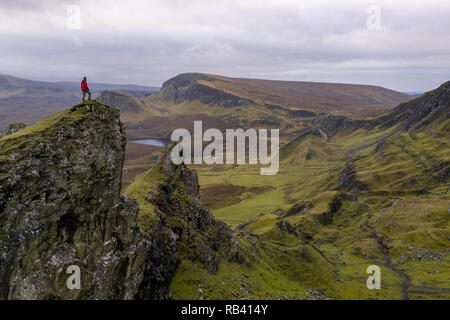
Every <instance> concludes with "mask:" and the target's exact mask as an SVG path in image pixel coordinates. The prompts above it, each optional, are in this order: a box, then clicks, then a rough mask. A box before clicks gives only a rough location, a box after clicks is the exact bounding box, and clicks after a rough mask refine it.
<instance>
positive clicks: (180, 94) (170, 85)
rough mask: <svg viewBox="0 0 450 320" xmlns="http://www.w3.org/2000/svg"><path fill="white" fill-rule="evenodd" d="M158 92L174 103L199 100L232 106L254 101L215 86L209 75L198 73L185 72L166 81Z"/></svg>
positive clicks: (226, 106) (227, 106)
mask: <svg viewBox="0 0 450 320" xmlns="http://www.w3.org/2000/svg"><path fill="white" fill-rule="evenodd" d="M160 94H161V96H163V97H164V98H165V99H169V100H172V101H173V103H175V104H179V103H181V102H186V101H187V102H192V101H195V100H199V101H200V102H201V103H203V104H213V105H220V106H223V107H225V108H232V107H237V106H241V105H244V104H249V103H254V102H253V101H252V100H250V99H248V98H244V97H242V96H239V95H237V94H233V93H231V92H229V91H227V90H223V89H220V88H216V87H215V86H214V84H213V83H212V82H211V76H208V75H206V74H200V73H185V74H181V75H178V76H177V77H175V78H172V79H170V80H168V81H166V82H165V83H164V84H163V88H162V90H161V93H160Z"/></svg>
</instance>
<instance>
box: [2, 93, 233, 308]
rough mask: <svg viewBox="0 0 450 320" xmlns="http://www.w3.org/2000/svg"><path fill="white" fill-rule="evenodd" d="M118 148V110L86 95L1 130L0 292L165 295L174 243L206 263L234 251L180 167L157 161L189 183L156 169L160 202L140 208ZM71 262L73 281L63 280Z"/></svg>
mask: <svg viewBox="0 0 450 320" xmlns="http://www.w3.org/2000/svg"><path fill="white" fill-rule="evenodd" d="M124 149H125V130H124V126H123V125H122V123H121V122H120V119H119V111H118V110H115V109H111V108H109V107H107V106H104V105H102V104H99V103H96V102H92V101H90V102H86V103H83V104H80V105H77V106H75V107H73V108H72V109H70V110H66V111H62V112H60V113H57V114H55V115H53V116H51V117H49V118H47V119H45V120H43V121H41V122H39V123H37V124H35V125H33V126H31V127H27V128H25V129H23V130H21V131H19V132H17V133H15V134H12V135H9V136H6V137H4V138H2V139H0V150H1V151H0V299H136V298H140V299H152V298H167V297H169V292H168V287H169V285H170V282H171V279H172V276H173V274H174V272H175V270H176V268H177V264H178V261H179V259H180V254H179V248H181V247H183V248H191V249H192V255H191V256H192V257H194V258H199V259H203V261H204V263H205V266H206V265H207V266H208V268H209V270H210V272H214V271H215V270H216V269H217V265H218V263H219V260H220V259H221V258H222V257H223V258H229V259H232V258H233V257H234V256H235V255H236V254H237V245H236V244H234V242H233V238H232V236H231V233H230V231H229V229H228V228H227V227H225V226H224V225H220V224H218V223H216V222H215V220H214V218H213V217H212V216H211V214H210V213H209V212H208V211H207V210H205V209H203V207H202V205H201V202H200V201H199V199H197V197H198V184H197V185H195V183H196V180H195V173H192V172H190V171H188V170H187V169H186V168H184V167H179V166H173V165H169V164H168V163H167V161H166V162H165V161H162V162H161V164H160V165H159V166H158V168H164V169H163V171H161V172H164V174H165V175H166V176H167V177H172V178H171V180H170V181H172V182H173V183H174V184H175V185H178V184H179V183H181V182H183V181H184V182H186V184H188V185H189V187H187V188H186V189H184V191H183V192H179V191H177V190H178V189H177V188H175V187H170V184H167V180H166V179H163V177H162V176H159V175H158V176H154V177H153V179H152V181H151V183H152V184H154V185H161V187H160V188H158V190H159V193H158V194H157V197H156V198H155V200H154V203H155V205H156V206H157V207H158V208H160V210H159V211H155V215H154V216H153V218H154V219H145V217H144V218H142V216H141V212H145V209H146V207H145V206H146V204H142V205H141V206H142V210H141V212H139V205H138V202H137V201H135V200H133V199H130V198H128V197H126V196H123V195H121V193H120V190H121V175H122V166H123V160H124ZM166 159H167V158H166ZM178 179H180V180H178ZM185 179H187V180H185ZM148 192H150V190H148ZM174 192H175V193H174ZM156 199H158V200H156ZM179 205H180V206H181V205H183V206H186V207H184V209H183V208H181V207H178V206H179ZM184 222H185V223H186V224H184ZM217 235H218V237H216V236H217ZM71 266H76V267H79V268H80V271H81V278H80V279H81V286H80V288H79V289H73V290H70V289H69V288H68V286H67V284H66V281H67V279H68V276H69V274H68V273H67V271H68V268H69V267H71Z"/></svg>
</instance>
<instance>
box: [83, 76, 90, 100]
mask: <svg viewBox="0 0 450 320" xmlns="http://www.w3.org/2000/svg"><path fill="white" fill-rule="evenodd" d="M81 91H82V92H83V101H86V94H87V95H89V99H88V100H91V90H89V87H88V84H87V79H86V77H84V78H83V81H81Z"/></svg>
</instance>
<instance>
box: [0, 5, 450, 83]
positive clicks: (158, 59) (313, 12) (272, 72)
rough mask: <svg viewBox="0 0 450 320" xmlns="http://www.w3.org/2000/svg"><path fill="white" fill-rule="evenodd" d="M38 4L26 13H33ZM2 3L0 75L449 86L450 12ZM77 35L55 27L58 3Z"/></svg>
mask: <svg viewBox="0 0 450 320" xmlns="http://www.w3.org/2000/svg"><path fill="white" fill-rule="evenodd" d="M37 3H38V4H37ZM378 3H379V6H380V8H381V10H382V11H381V12H382V29H381V30H368V29H367V28H366V19H367V17H368V15H367V13H366V9H367V7H368V6H369V5H370V4H372V2H371V1H350V0H347V1H339V2H336V1H294V0H260V1H256V0H248V1H237V0H212V1H211V0H208V1H207V0H197V1H189V2H188V1H181V0H170V1H167V0H164V1H162V0H161V1H156V0H154V1H143V0H142V1H139V0H130V1H123V0H122V1H111V0H108V1H106V0H99V1H87V0H79V1H64V2H61V1H49V0H47V1H38V2H36V1H2V2H1V3H0V41H1V42H2V46H1V47H0V54H1V56H2V59H1V60H0V72H3V73H11V74H14V75H19V76H23V77H28V78H33V79H43V80H55V81H56V80H74V79H78V78H79V77H80V74H89V77H90V79H92V80H91V81H94V79H95V81H99V82H118V83H119V82H127V83H129V82H134V83H142V84H149V85H160V84H161V83H162V82H163V81H165V80H166V79H168V78H169V77H172V76H174V75H176V74H178V73H181V72H188V71H198V72H209V73H217V74H223V75H228V76H240V77H264V78H273V79H286V80H307V81H333V82H351V83H369V84H378V85H383V86H387V87H391V88H394V89H398V90H407V91H412V90H427V89H431V88H433V87H435V86H436V85H438V84H440V83H441V82H444V81H447V80H449V78H450V35H449V34H448V32H447V30H450V22H449V21H448V19H447V18H448V16H449V13H450V5H449V4H448V3H447V2H445V1H429V2H428V3H427V6H426V7H424V6H423V3H422V2H421V1H415V2H414V1H413V2H411V1H395V2H392V1H378ZM71 4H78V5H79V6H80V8H81V9H82V29H81V30H76V31H74V30H69V29H68V28H67V27H66V19H67V16H66V15H67V13H66V8H67V5H71Z"/></svg>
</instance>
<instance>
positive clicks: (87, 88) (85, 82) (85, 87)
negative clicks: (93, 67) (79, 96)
mask: <svg viewBox="0 0 450 320" xmlns="http://www.w3.org/2000/svg"><path fill="white" fill-rule="evenodd" d="M81 90H83V91H86V90H89V87H88V84H87V81H86V80H83V81H81Z"/></svg>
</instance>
